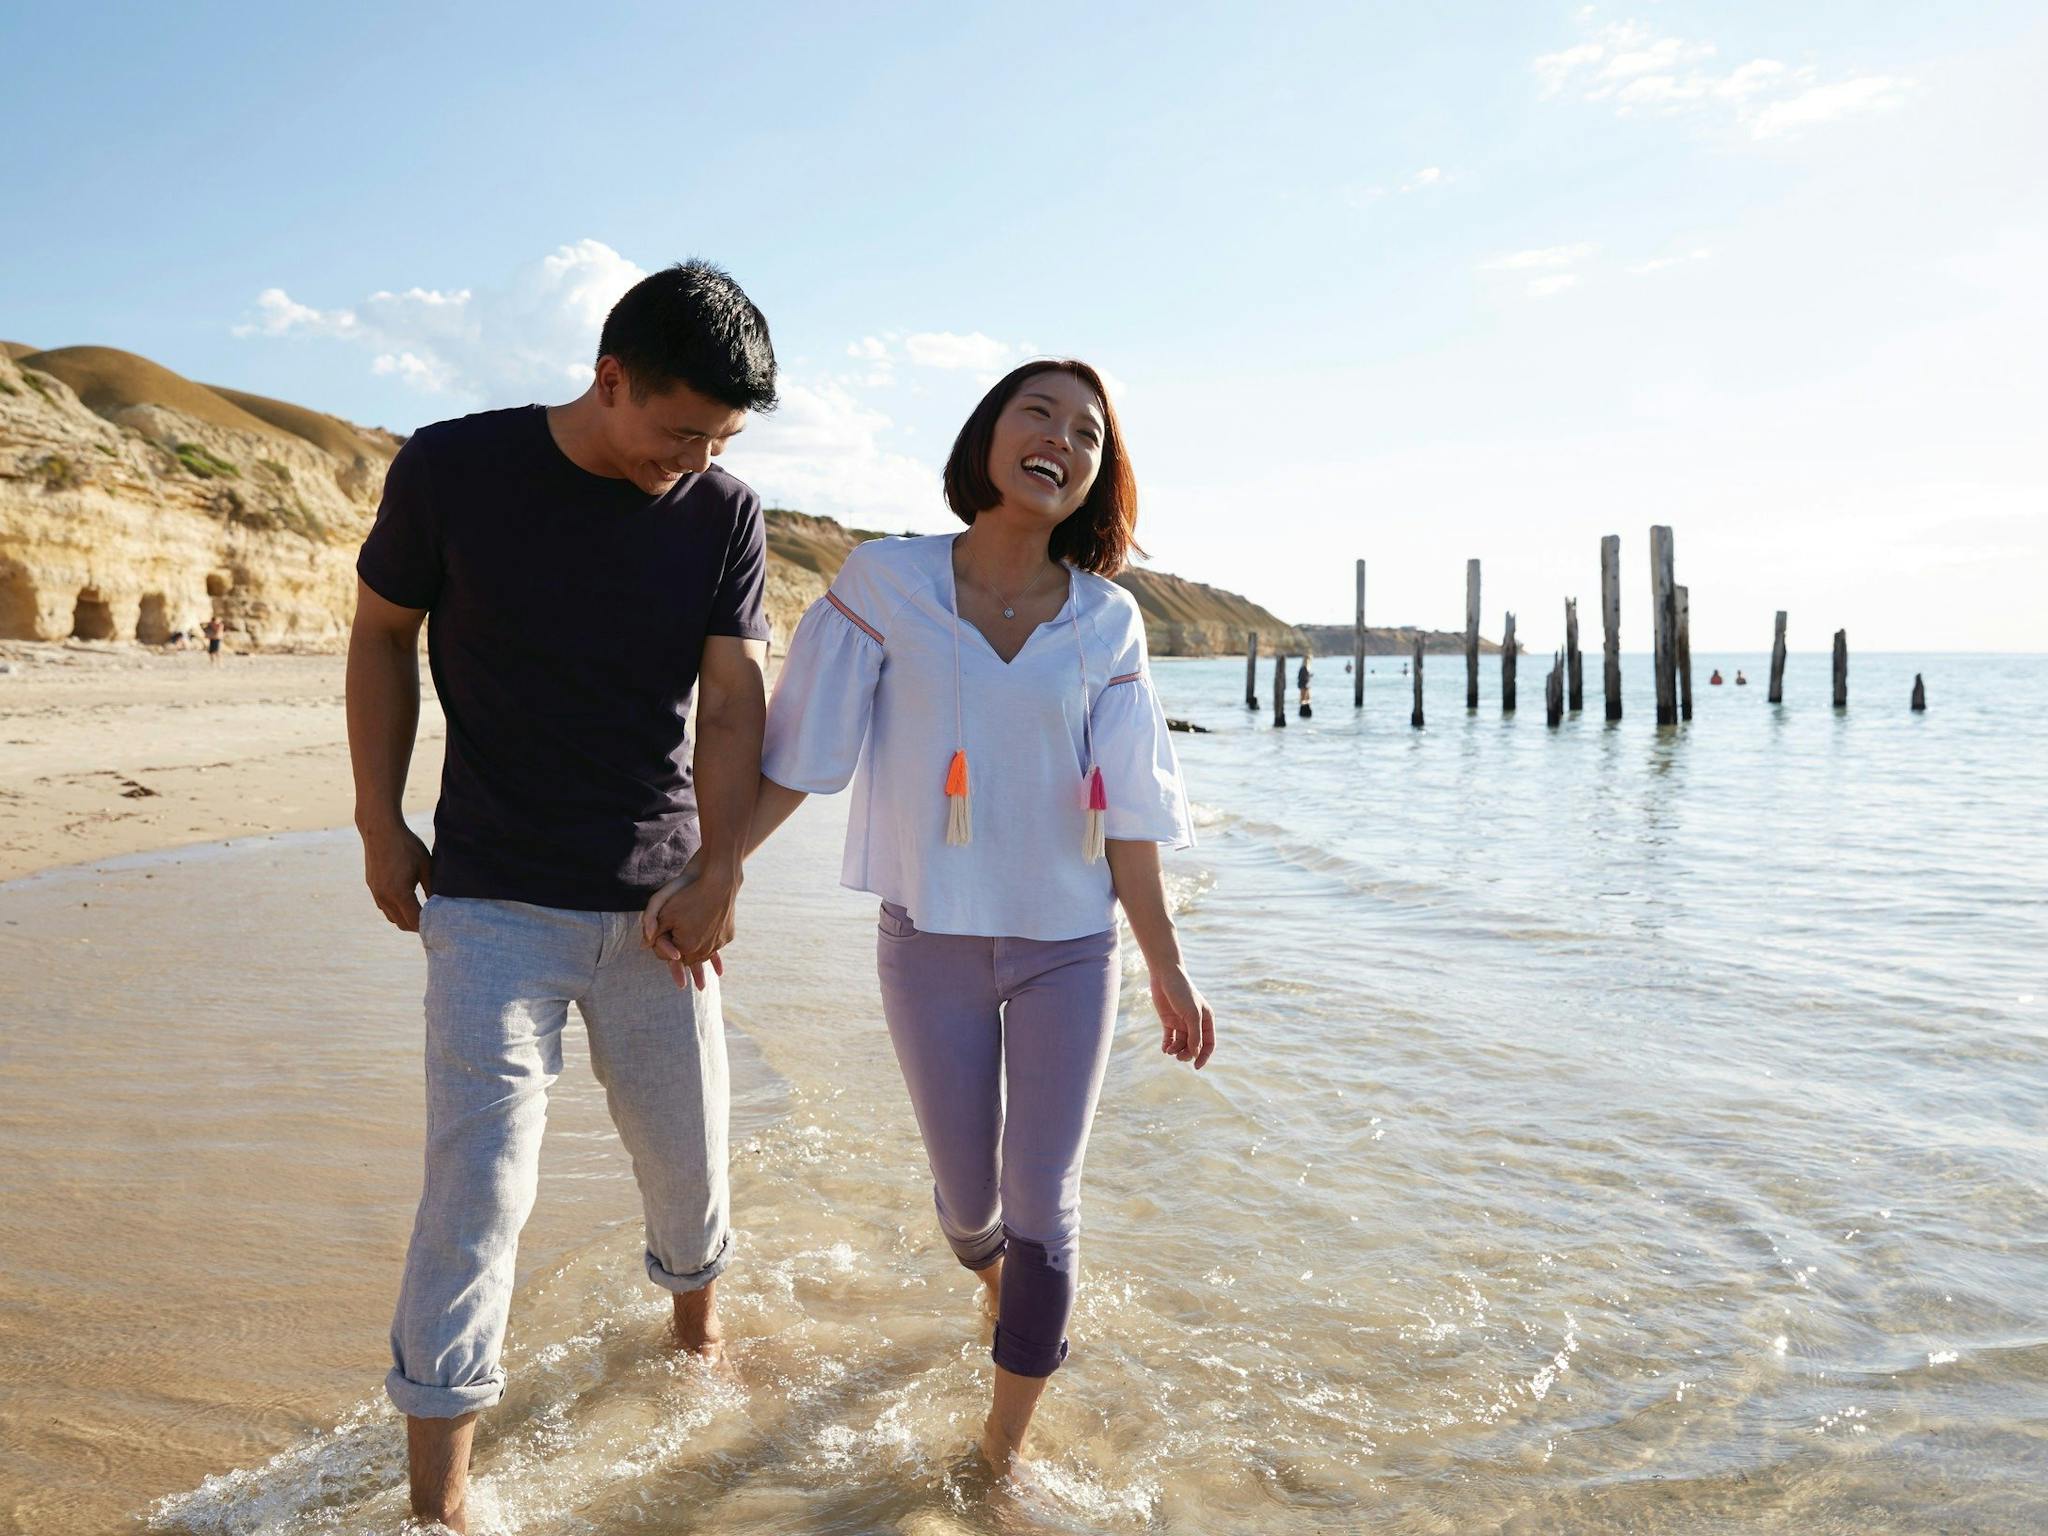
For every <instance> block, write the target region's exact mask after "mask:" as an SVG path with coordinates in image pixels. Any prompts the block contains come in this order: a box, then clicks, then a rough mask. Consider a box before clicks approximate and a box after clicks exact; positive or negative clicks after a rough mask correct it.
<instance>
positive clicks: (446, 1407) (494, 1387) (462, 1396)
mask: <svg viewBox="0 0 2048 1536" xmlns="http://www.w3.org/2000/svg"><path fill="white" fill-rule="evenodd" d="M384 1393H385V1395H386V1396H387V1397H389V1398H390V1399H391V1406H392V1407H394V1408H396V1409H397V1410H398V1411H399V1412H400V1413H402V1414H404V1415H406V1417H408V1418H413V1419H459V1418H461V1417H462V1416H463V1415H464V1414H465V1413H481V1412H483V1410H484V1409H486V1408H495V1407H497V1406H498V1399H500V1398H501V1397H503V1396H504V1395H505V1373H504V1372H503V1371H494V1372H492V1373H491V1375H489V1376H488V1377H486V1378H485V1379H484V1380H482V1381H479V1382H477V1383H475V1384H474V1385H472V1386H467V1387H430V1386H427V1385H425V1384H424V1383H422V1382H417V1381H414V1380H413V1379H412V1378H411V1377H410V1376H407V1375H406V1374H405V1373H404V1372H403V1371H401V1370H399V1369H398V1367H397V1366H395V1365H394V1366H393V1367H392V1368H391V1371H390V1373H389V1374H388V1375H386V1376H385V1378H384Z"/></svg>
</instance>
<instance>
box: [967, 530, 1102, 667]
mask: <svg viewBox="0 0 2048 1536" xmlns="http://www.w3.org/2000/svg"><path fill="white" fill-rule="evenodd" d="M966 536H967V530H966V529H965V528H962V529H961V530H960V531H959V532H958V533H956V534H954V535H953V536H952V537H951V538H950V539H948V540H947V541H946V597H947V600H948V601H949V602H950V603H951V604H952V608H953V622H954V623H955V624H964V625H966V626H967V627H968V628H969V629H971V630H973V631H974V638H975V639H977V640H979V641H980V642H981V643H982V644H983V645H984V646H986V647H988V653H989V655H991V656H993V657H995V659H996V660H997V661H998V662H1001V663H1002V665H1004V666H1005V667H1008V666H1012V665H1014V664H1015V663H1016V660H1017V658H1018V657H1019V656H1022V655H1023V654H1024V652H1025V651H1026V650H1027V649H1029V648H1030V645H1031V642H1032V641H1034V640H1036V639H1037V638H1038V633H1039V631H1040V630H1043V629H1050V628H1051V627H1052V626H1053V625H1055V624H1057V623H1059V622H1060V620H1061V619H1064V618H1065V617H1066V616H1067V610H1068V609H1069V608H1071V607H1073V606H1074V568H1073V567H1072V566H1071V565H1068V564H1067V562H1066V561H1064V560H1062V561H1061V562H1060V566H1061V568H1062V569H1063V570H1065V571H1066V573H1067V599H1066V601H1065V602H1063V603H1061V604H1060V606H1059V608H1058V609H1057V610H1056V611H1055V612H1054V614H1053V616H1052V617H1051V618H1049V619H1045V620H1043V621H1042V622H1040V623H1037V624H1034V625H1032V627H1031V633H1030V634H1028V635H1026V636H1025V637H1024V638H1023V640H1021V641H1020V642H1018V645H1017V649H1016V650H1015V651H1013V652H1011V654H1010V655H1008V656H1004V655H1003V653H1002V652H1001V651H999V650H997V649H996V643H995V641H993V640H991V639H989V637H988V635H987V633H986V632H985V631H984V630H983V629H982V627H981V626H980V625H979V624H977V623H975V622H974V620H972V619H970V618H966V617H964V616H963V615H962V614H961V612H960V577H959V573H958V572H956V571H955V570H954V569H953V548H954V546H955V545H957V544H958V543H959V542H960V541H961V540H962V539H963V538H965V537H966Z"/></svg>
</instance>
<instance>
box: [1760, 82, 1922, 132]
mask: <svg viewBox="0 0 2048 1536" xmlns="http://www.w3.org/2000/svg"><path fill="white" fill-rule="evenodd" d="M1912 89H1913V82H1912V81H1910V80H1903V79H1896V78H1894V77H1893V76H1890V75H1859V76H1857V77H1856V78H1855V79H1853V80H1838V81H1836V82H1835V83H1833V84H1832V85H1816V86H1813V87H1811V88H1809V89H1807V90H1804V91H1801V92H1800V93H1799V94H1798V95H1797V96H1792V97H1788V98H1787V99H1785V100H1783V101H1774V102H1771V103H1770V104H1769V105H1768V106H1765V107H1763V108H1761V109H1760V110H1759V111H1758V112H1757V113H1756V114H1755V116H1753V117H1752V118H1751V119H1750V122H1749V131H1750V135H1751V137H1753V138H1759V139H1769V138H1775V137H1777V136H1778V135H1779V134H1782V133H1791V132H1795V131H1797V130H1798V129H1801V128H1813V127H1818V126H1819V125H1821V124H1822V123H1833V122H1839V121H1840V120H1841V119H1843V118H1845V117H1855V116H1858V115H1860V114H1862V113H1866V112H1888V111H1890V110H1891V109H1892V108H1894V107H1896V106H1898V105H1899V104H1900V103H1901V102H1903V101H1904V100H1905V99H1906V97H1907V96H1908V95H1909V94H1911V92H1912Z"/></svg>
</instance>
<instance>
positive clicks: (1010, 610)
mask: <svg viewBox="0 0 2048 1536" xmlns="http://www.w3.org/2000/svg"><path fill="white" fill-rule="evenodd" d="M970 547H971V546H970ZM1044 580H1045V572H1044V571H1040V572H1039V573H1038V574H1037V575H1036V576H1034V577H1032V578H1031V585H1030V586H1028V587H1026V588H1025V589H1024V590H1023V591H1022V592H1019V593H1018V594H1017V595H1016V596H1015V597H1004V596H1003V594H1002V591H1001V590H1000V589H999V588H998V587H997V586H996V584H995V583H994V582H992V581H990V580H989V579H988V578H987V577H986V576H984V577H982V578H981V584H982V585H983V586H985V587H987V588H988V589H989V591H991V592H994V593H995V595H996V601H997V602H999V603H1001V604H1002V605H1003V617H1004V618H1006V619H1014V618H1015V617H1017V605H1018V604H1019V603H1021V602H1023V601H1024V599H1025V598H1027V597H1029V596H1030V595H1031V594H1032V593H1034V592H1036V591H1037V590H1038V584H1039V583H1040V582H1042V581H1044Z"/></svg>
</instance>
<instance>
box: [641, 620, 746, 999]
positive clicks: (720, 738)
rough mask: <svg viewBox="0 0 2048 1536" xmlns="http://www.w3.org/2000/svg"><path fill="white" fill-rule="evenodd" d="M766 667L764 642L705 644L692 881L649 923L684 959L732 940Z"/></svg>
mask: <svg viewBox="0 0 2048 1536" xmlns="http://www.w3.org/2000/svg"><path fill="white" fill-rule="evenodd" d="M767 663H768V647H767V645H766V644H764V643H763V642H762V641H759V640H741V639H738V638H736V637H734V636H730V635H712V636H710V637H709V638H708V639H706V640H705V642H704V659H703V662H702V663H701V665H700V666H699V668H698V674H697V688H698V692H697V750H696V756H695V758H694V759H693V762H694V764H695V779H696V786H697V820H698V825H699V827H700V829H701V831H702V834H703V840H704V841H703V846H702V848H701V849H700V850H699V851H698V854H697V857H696V859H695V860H694V863H695V866H696V871H697V878H696V880H695V882H694V883H693V884H691V885H690V886H688V887H686V888H684V889H683V890H681V891H679V892H677V893H676V894H675V895H674V896H673V897H672V898H671V899H670V901H669V902H668V903H667V904H666V905H665V906H664V907H663V908H662V910H661V912H660V914H659V915H658V917H657V919H656V921H655V924H654V928H655V932H656V934H657V935H659V934H662V933H667V934H668V935H670V937H671V938H672V939H673V941H674V946H675V948H676V949H677V950H679V951H681V954H682V958H683V960H684V961H686V962H698V963H701V962H703V961H706V960H709V959H710V958H711V956H712V955H714V954H716V953H717V952H718V951H719V950H720V949H722V948H723V947H724V946H725V945H727V944H729V943H731V942H732V937H733V903H734V901H735V900H736V899H737V898H738V896H739V888H740V863H741V860H742V859H743V858H744V857H745V855H746V852H747V836H748V831H749V828H750V827H751V825H752V823H753V819H754V799H755V796H756V794H757V792H758V791H759V789H760V783H761V732H762V729H763V727H764V726H765V725H766V724H767V720H768V688H767V683H766V680H765V677H764V673H765V670H766V667H767Z"/></svg>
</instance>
